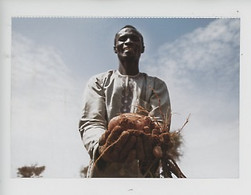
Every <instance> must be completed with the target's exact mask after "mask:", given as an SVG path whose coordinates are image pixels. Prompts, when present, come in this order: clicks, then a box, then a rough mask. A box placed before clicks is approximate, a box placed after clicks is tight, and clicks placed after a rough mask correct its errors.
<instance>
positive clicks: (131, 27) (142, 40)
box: [114, 25, 145, 49]
mask: <svg viewBox="0 0 251 195" xmlns="http://www.w3.org/2000/svg"><path fill="white" fill-rule="evenodd" d="M124 28H130V29H133V30H134V31H135V32H136V33H137V34H138V35H139V37H140V39H141V43H142V49H144V48H145V45H144V39H143V36H142V34H141V33H140V32H139V31H138V30H137V29H136V28H135V27H134V26H132V25H125V26H124V27H122V28H121V29H120V30H119V31H118V32H117V33H116V35H115V38H114V47H115V46H116V38H117V36H118V33H119V32H120V31H121V30H123V29H124Z"/></svg>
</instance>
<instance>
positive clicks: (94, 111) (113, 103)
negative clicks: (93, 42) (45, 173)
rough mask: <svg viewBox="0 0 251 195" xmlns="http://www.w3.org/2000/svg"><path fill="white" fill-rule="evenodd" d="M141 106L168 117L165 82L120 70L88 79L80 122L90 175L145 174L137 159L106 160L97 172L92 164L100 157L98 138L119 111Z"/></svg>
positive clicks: (132, 110) (134, 110) (169, 110)
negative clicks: (127, 161)
mask: <svg viewBox="0 0 251 195" xmlns="http://www.w3.org/2000/svg"><path fill="white" fill-rule="evenodd" d="M139 106H141V107H143V108H145V109H146V110H148V111H149V115H150V116H154V117H155V119H157V120H158V121H163V120H167V119H168V118H169V117H170V112H171V107H170V99H169V94H168V90H167V87H166V84H165V83H164V82H163V81H162V80H160V79H158V78H157V77H151V76H148V75H147V74H145V73H139V74H137V75H135V76H129V75H121V74H120V73H119V71H118V70H113V71H108V72H105V73H102V74H99V75H96V76H93V77H92V78H91V79H90V80H89V81H88V84H87V87H86V90H85V96H84V104H83V113H82V117H81V120H80V124H79V131H80V133H81V136H82V140H83V143H84V146H85V148H86V149H87V151H88V153H89V155H90V158H91V162H90V165H89V169H88V174H87V177H141V176H142V175H141V174H140V172H139V170H138V163H137V161H135V162H131V163H126V164H125V163H106V164H105V165H104V167H103V168H102V170H98V168H97V167H96V168H95V170H96V171H94V170H93V163H94V161H95V159H96V158H97V157H98V153H97V147H98V140H99V138H100V137H101V135H102V134H103V133H104V132H105V130H106V129H107V125H108V123H109V121H110V120H111V119H112V118H113V117H115V116H117V115H119V114H120V113H127V112H131V113H136V112H137V110H138V108H139ZM160 109H161V110H160ZM161 113H162V114H161ZM163 115H164V116H165V118H164V119H163Z"/></svg>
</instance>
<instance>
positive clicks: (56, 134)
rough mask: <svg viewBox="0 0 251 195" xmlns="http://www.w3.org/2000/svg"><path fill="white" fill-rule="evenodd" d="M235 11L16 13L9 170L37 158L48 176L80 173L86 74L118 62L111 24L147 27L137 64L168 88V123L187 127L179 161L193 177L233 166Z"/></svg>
mask: <svg viewBox="0 0 251 195" xmlns="http://www.w3.org/2000/svg"><path fill="white" fill-rule="evenodd" d="M239 22H240V21H239V19H212V18H210V19H205V18H204V19H183V18H180V19H174V18H103V19H102V18H58V19H55V18H54V19H52V18H13V19H12V119H11V132H12V134H11V135H12V136H11V138H12V142H11V143H12V147H11V150H12V153H11V157H12V176H13V177H15V176H16V169H17V167H20V166H23V165H30V164H35V163H38V164H40V165H45V166H46V167H47V168H46V170H45V172H44V174H43V175H44V177H53V178H60V177H79V170H80V168H81V166H83V165H86V164H88V161H89V159H88V155H87V154H86V152H85V149H84V148H83V145H82V143H81V140H80V136H79V134H78V120H79V118H80V114H81V104H82V102H81V101H82V97H83V91H84V88H85V83H86V81H87V80H88V78H89V77H90V76H92V75H93V74H97V73H100V72H104V71H107V70H109V69H116V68H117V64H118V62H117V58H116V55H115V54H114V52H113V39H114V35H115V33H116V32H117V31H118V30H119V29H120V28H121V27H123V26H124V25H126V24H132V25H134V26H135V27H136V28H138V30H139V31H140V32H141V33H142V34H143V36H144V41H145V46H146V51H145V53H144V54H143V55H142V58H141V61H140V69H141V71H143V72H147V73H148V74H149V75H154V76H158V77H160V78H161V79H163V80H164V81H165V82H166V83H167V86H168V88H169V93H170V97H171V104H172V111H173V118H172V127H171V129H173V130H176V129H178V128H180V127H181V126H182V125H183V123H184V121H185V120H186V117H187V116H188V115H189V114H190V113H191V117H190V121H189V123H188V125H187V126H186V127H185V129H184V130H183V136H184V144H183V146H182V151H183V156H182V158H181V159H180V162H178V164H179V165H180V167H181V169H182V170H183V171H184V173H185V174H186V175H187V176H188V177H190V178H229V177H230V178H232V177H238V174H239V153H238V151H239V128H238V127H239V120H238V119H239V44H240V40H239V36H240V35H239V31H240V24H239Z"/></svg>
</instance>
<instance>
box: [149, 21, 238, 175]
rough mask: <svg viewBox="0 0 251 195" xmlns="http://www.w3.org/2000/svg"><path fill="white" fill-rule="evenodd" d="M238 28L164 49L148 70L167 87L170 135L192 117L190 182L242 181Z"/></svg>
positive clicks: (187, 161) (219, 28)
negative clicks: (239, 169) (198, 179)
mask: <svg viewBox="0 0 251 195" xmlns="http://www.w3.org/2000/svg"><path fill="white" fill-rule="evenodd" d="M239 25H240V24H239V20H238V19H218V20H215V21H213V22H212V23H210V24H209V25H208V26H207V27H205V28H199V29H196V30H194V31H193V32H191V33H189V34H186V35H184V36H182V37H180V38H179V39H177V40H175V41H174V42H168V43H164V44H163V45H162V46H161V47H160V49H159V50H158V53H157V54H156V55H154V56H152V59H151V60H150V62H151V64H149V63H148V64H147V65H144V66H146V72H149V73H151V74H153V75H156V76H158V77H160V78H162V79H163V80H165V81H166V83H167V85H168V88H169V92H170V97H171V103H172V110H173V112H174V113H178V114H174V115H173V120H172V129H177V128H179V127H181V126H182V124H183V122H184V121H185V118H186V116H187V115H188V114H189V113H191V118H190V122H189V123H188V125H187V126H186V128H185V129H184V131H183V133H184V138H185V139H184V141H185V144H184V148H183V150H184V157H183V159H182V161H181V165H182V167H184V169H185V171H186V172H187V175H188V176H190V177H196V178H198V177H204V178H205V177H236V176H238V125H239V123H238V116H239V115H238V112H239V110H238V103H239V102H238V100H239V98H238V96H239V30H240V29H239V27H240V26H239ZM144 63H147V59H146V60H145V62H144ZM152 64H155V66H152ZM226 146H227V147H226ZM191 165H193V166H194V167H196V168H197V169H198V170H193V168H191ZM224 165H225V166H224ZM211 169H212V170H213V169H214V171H212V170H211Z"/></svg>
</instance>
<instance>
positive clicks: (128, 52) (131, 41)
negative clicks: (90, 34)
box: [114, 28, 144, 59]
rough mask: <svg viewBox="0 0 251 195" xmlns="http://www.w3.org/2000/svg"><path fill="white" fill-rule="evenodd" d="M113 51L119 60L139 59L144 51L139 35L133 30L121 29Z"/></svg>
mask: <svg viewBox="0 0 251 195" xmlns="http://www.w3.org/2000/svg"><path fill="white" fill-rule="evenodd" d="M114 51H115V53H117V54H118V56H119V58H125V59H126V58H131V59H139V58H140V55H141V53H143V51H144V48H143V45H142V40H141V37H140V35H139V34H138V33H137V32H136V31H135V30H134V29H131V28H123V29H122V30H121V31H119V32H118V34H117V36H116V40H115V47H114Z"/></svg>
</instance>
